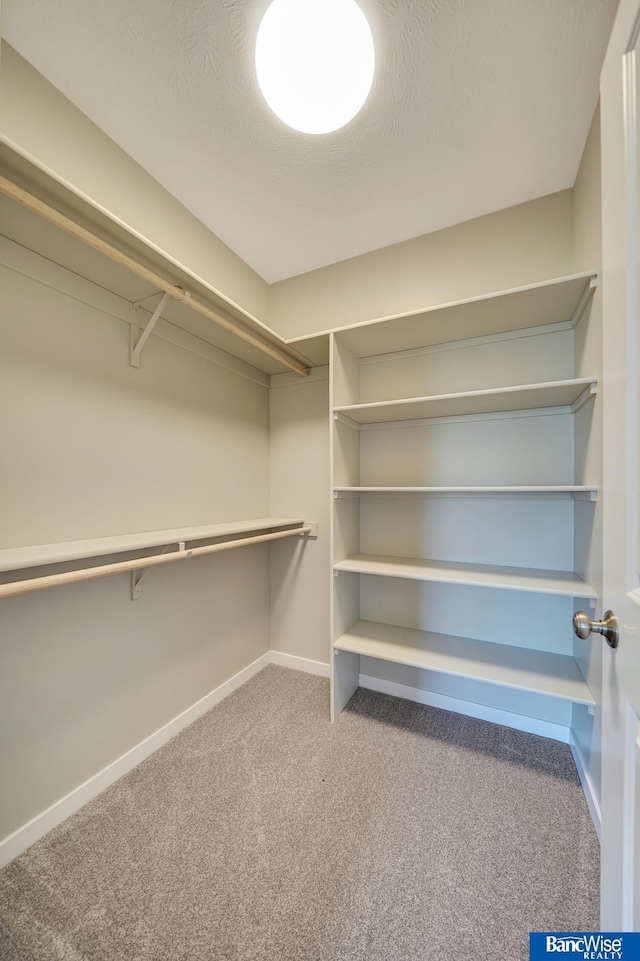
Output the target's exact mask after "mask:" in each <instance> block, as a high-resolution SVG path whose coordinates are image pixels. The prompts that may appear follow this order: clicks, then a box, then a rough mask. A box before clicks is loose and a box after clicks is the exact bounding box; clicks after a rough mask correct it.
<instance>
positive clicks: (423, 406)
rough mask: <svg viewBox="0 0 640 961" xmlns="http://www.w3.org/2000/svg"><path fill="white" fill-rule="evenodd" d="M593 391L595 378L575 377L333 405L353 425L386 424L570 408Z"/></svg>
mask: <svg viewBox="0 0 640 961" xmlns="http://www.w3.org/2000/svg"><path fill="white" fill-rule="evenodd" d="M596 390H597V379H595V378H590V377H587V378H584V377H581V378H577V379H572V380H564V381H552V382H549V383H544V384H524V385H519V386H516V387H500V388H497V389H495V390H474V391H464V392H462V393H455V394H437V395H434V396H431V397H411V398H403V399H402V400H389V401H380V402H377V403H369V404H349V405H347V406H342V407H335V408H334V413H335V414H342V415H343V416H344V417H348V418H349V420H351V421H353V422H354V423H356V424H388V423H393V422H395V421H405V420H419V419H422V418H427V417H456V416H461V415H468V414H494V413H499V412H502V411H516V410H536V409H540V408H548V407H568V408H572V407H574V408H575V409H577V405H579V404H581V403H582V401H583V400H586V399H588V398H589V397H590V396H591V395H592V394H594V393H595V392H596Z"/></svg>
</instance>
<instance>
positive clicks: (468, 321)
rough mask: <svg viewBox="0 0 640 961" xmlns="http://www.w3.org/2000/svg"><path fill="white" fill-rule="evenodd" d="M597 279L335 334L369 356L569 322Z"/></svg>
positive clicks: (552, 283) (558, 282) (566, 281)
mask: <svg viewBox="0 0 640 961" xmlns="http://www.w3.org/2000/svg"><path fill="white" fill-rule="evenodd" d="M596 277H597V274H596V273H595V272H593V271H591V272H589V273H581V274H571V275H570V276H567V277H558V278H554V279H553V280H548V281H543V282H542V283H537V284H529V285H527V286H526V287H516V288H512V289H510V290H503V291H497V292H494V293H490V294H485V295H483V296H481V297H474V298H472V299H470V300H462V301H455V302H452V303H448V304H440V305H437V306H435V307H427V308H424V309H422V310H416V311H412V312H410V313H409V312H407V313H404V314H395V315H393V316H390V317H380V318H377V319H376V320H371V321H364V322H362V323H359V324H352V325H348V326H345V327H343V328H334V330H335V332H336V333H337V334H338V335H339V337H340V340H341V342H342V343H344V344H346V345H347V347H348V348H349V349H350V350H351V351H352V352H353V353H354V354H355V355H356V357H368V356H374V355H378V354H387V353H393V352H395V351H399V350H412V349H414V348H416V347H429V346H432V345H433V344H445V343H453V342H455V341H458V340H467V339H469V338H471V337H484V336H486V335H488V334H501V333H505V332H506V331H511V330H525V329H527V328H530V327H540V326H544V325H546V324H558V323H562V322H564V321H573V320H574V318H575V315H576V311H577V309H578V307H579V305H580V304H581V302H582V303H584V299H583V298H584V297H585V296H587V294H588V290H589V287H590V285H591V283H592V281H594V282H595V278H596ZM323 333H324V332H323ZM292 343H293V342H292ZM300 350H302V351H303V353H304V348H303V345H302V344H300Z"/></svg>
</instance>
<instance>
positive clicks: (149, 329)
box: [129, 293, 169, 367]
mask: <svg viewBox="0 0 640 961" xmlns="http://www.w3.org/2000/svg"><path fill="white" fill-rule="evenodd" d="M168 300H169V294H168V293H164V294H163V295H162V297H161V298H160V303H159V304H158V306H157V307H156V309H155V310H154V312H153V314H152V315H151V319H150V320H149V322H148V324H147V326H146V327H145V328H144V330H143V331H142V333H141V334H140V336H138V331H139V330H140V327H139V325H138V324H136V323H133V322H132V324H131V338H130V343H129V363H130V364H131V366H132V367H140V354H141V352H142V348H143V347H144V345H145V344H146V342H147V340H148V339H149V337H150V336H151V334H152V333H153V328H154V327H155V326H156V324H157V323H158V321H159V320H160V316H161V314H162V311H163V310H164V308H165V307H166V306H167V301H168ZM133 309H134V310H135V311H138V309H139V308H138V304H134V305H133Z"/></svg>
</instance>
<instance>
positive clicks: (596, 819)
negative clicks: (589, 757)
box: [569, 735, 602, 840]
mask: <svg viewBox="0 0 640 961" xmlns="http://www.w3.org/2000/svg"><path fill="white" fill-rule="evenodd" d="M569 747H570V748H571V753H572V754H573V760H574V761H575V762H576V767H577V769H578V777H579V778H580V783H581V784H582V790H583V791H584V796H585V797H586V799H587V804H588V805H589V812H590V814H591V819H592V821H593V826H594V828H595V829H596V834H597V835H598V840H600V833H601V830H602V815H601V814H600V800H599V798H598V795H597V793H596V790H595V788H594V785H593V781H592V780H591V776H590V774H589V771H588V770H587V766H586V764H585V763H584V757H583V754H582V751H581V750H580V748H579V747H578V745H577V743H576V741H575V738H574V737H573V735H571V736H570V739H569Z"/></svg>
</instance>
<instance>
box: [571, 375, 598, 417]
mask: <svg viewBox="0 0 640 961" xmlns="http://www.w3.org/2000/svg"><path fill="white" fill-rule="evenodd" d="M597 393H598V384H597V383H596V382H595V381H594V382H593V384H589V386H588V387H587V388H586V389H585V390H583V391H582V393H581V394H580V396H579V397H577V398H576V399H575V400H574V402H573V404H572V405H571V413H572V414H575V413H577V411H579V410H581V409H582V408H583V407H584V405H585V404H587V403H588V402H589V401H590V400H591V398H592V397H595V395H596V394H597Z"/></svg>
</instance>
